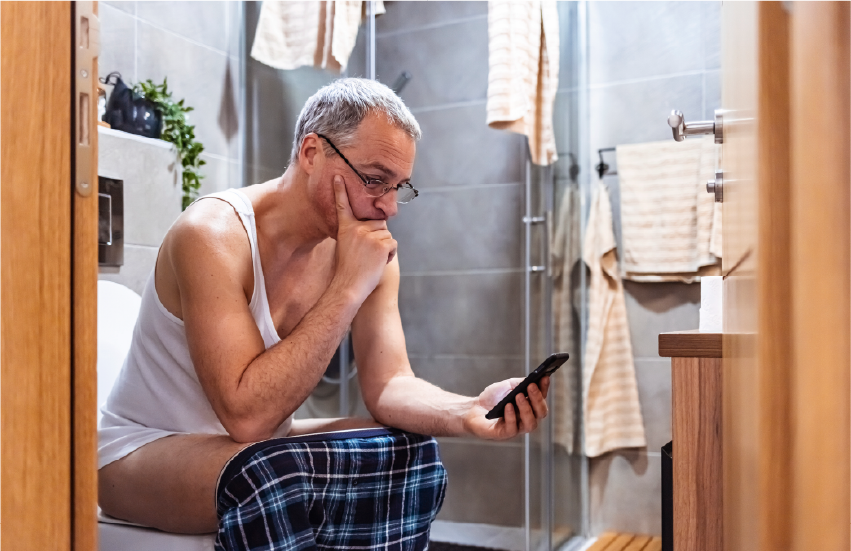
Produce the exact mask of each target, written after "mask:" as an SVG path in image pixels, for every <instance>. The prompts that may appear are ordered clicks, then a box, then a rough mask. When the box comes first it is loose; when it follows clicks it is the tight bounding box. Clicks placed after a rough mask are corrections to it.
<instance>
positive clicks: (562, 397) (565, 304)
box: [550, 185, 584, 453]
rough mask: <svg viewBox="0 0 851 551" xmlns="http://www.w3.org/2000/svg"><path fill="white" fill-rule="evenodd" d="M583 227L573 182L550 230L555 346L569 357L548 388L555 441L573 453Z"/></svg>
mask: <svg viewBox="0 0 851 551" xmlns="http://www.w3.org/2000/svg"><path fill="white" fill-rule="evenodd" d="M581 230H582V227H581V222H580V201H579V189H578V187H577V186H575V185H570V186H567V187H566V188H565V190H564V195H563V196H562V199H561V202H560V204H559V210H558V218H557V219H556V227H555V232H554V234H553V240H552V245H551V247H550V250H551V252H552V260H551V262H550V265H551V266H552V270H553V273H552V275H553V329H554V337H555V346H556V350H558V351H559V352H567V353H569V354H570V359H569V360H568V361H567V362H566V363H565V364H564V365H563V366H562V367H561V369H560V370H559V374H558V375H556V376H554V377H553V378H552V380H551V385H552V386H551V387H550V391H551V392H552V393H553V399H552V401H551V410H552V419H553V434H554V439H555V442H556V443H557V444H559V445H561V446H564V448H565V449H566V450H567V452H568V453H573V451H574V450H575V449H579V445H578V442H577V439H578V436H579V434H578V431H577V430H576V424H577V422H576V420H577V419H579V411H580V410H579V406H580V404H581V403H582V396H581V394H580V386H579V384H578V382H579V379H580V375H579V366H580V363H581V362H580V357H579V337H580V335H581V331H579V327H580V325H579V312H580V307H581V302H580V300H581V296H582V295H581V293H580V292H579V285H580V278H579V270H580V269H584V267H583V266H581V262H580V261H581V240H580V233H581Z"/></svg>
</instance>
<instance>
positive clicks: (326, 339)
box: [226, 285, 360, 441]
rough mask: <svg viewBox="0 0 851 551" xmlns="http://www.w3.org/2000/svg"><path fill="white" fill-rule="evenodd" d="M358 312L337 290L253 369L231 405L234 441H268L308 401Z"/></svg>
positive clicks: (247, 371)
mask: <svg viewBox="0 0 851 551" xmlns="http://www.w3.org/2000/svg"><path fill="white" fill-rule="evenodd" d="M359 307H360V303H359V301H358V300H357V298H356V297H354V296H353V295H352V293H349V292H347V291H346V290H345V289H341V288H337V287H335V286H333V285H332V286H331V287H329V288H328V290H327V291H326V292H325V293H324V294H323V295H322V297H321V298H320V299H319V301H318V302H317V303H316V305H315V306H314V307H313V308H312V309H311V310H310V311H309V312H308V313H307V314H306V315H305V316H304V318H303V319H302V320H301V322H299V324H298V325H297V326H296V327H295V329H293V330H292V332H291V333H290V334H289V335H288V336H287V337H286V338H284V339H283V340H281V342H279V343H277V344H276V345H275V346H273V347H271V348H269V349H268V350H266V351H265V352H263V353H262V354H260V355H259V356H257V357H256V358H255V359H254V360H253V361H252V362H251V363H250V364H248V366H247V367H246V369H245V370H244V371H243V373H242V377H241V378H240V380H239V382H238V384H237V388H236V389H235V391H234V392H233V393H232V397H231V399H230V400H229V404H228V406H229V413H230V414H232V416H230V417H231V420H232V422H231V424H232V425H233V426H234V427H233V428H231V427H227V426H226V428H227V429H228V432H230V433H231V436H232V437H233V438H235V439H237V440H241V441H256V440H262V439H265V438H269V437H270V436H271V435H272V433H274V431H275V430H276V429H277V428H278V426H279V425H280V424H281V423H282V422H283V421H284V420H285V419H286V418H287V417H289V416H290V415H291V414H292V413H293V412H294V411H295V410H296V409H297V408H298V406H300V405H301V404H302V403H303V402H304V400H305V399H307V396H308V395H309V394H310V392H311V391H312V390H313V389H314V388H315V387H316V385H317V384H318V383H319V380H320V378H321V377H322V375H323V374H324V372H325V369H326V368H327V366H328V364H329V363H330V361H331V358H332V357H333V355H334V351H335V350H336V349H337V346H338V345H339V343H340V341H341V340H342V338H343V335H344V334H345V332H346V330H347V329H348V327H349V325H350V324H351V321H352V318H354V315H355V313H356V312H357V310H358V308H359Z"/></svg>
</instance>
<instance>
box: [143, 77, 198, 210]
mask: <svg viewBox="0 0 851 551" xmlns="http://www.w3.org/2000/svg"><path fill="white" fill-rule="evenodd" d="M133 91H134V92H135V93H137V94H139V95H140V96H142V97H144V98H145V99H147V100H148V101H151V102H153V103H154V105H155V106H156V108H157V109H158V110H159V111H161V112H162V116H163V117H162V134H161V135H160V139H161V140H165V141H167V142H170V143H173V144H174V145H175V147H176V148H177V153H178V155H179V157H180V164H181V165H182V166H183V208H184V209H186V207H188V206H189V205H190V204H191V203H192V201H194V200H195V199H196V198H197V197H198V190H199V189H200V188H201V178H203V177H204V176H202V175H201V167H202V166H204V165H205V164H207V162H206V161H204V160H203V159H202V158H201V152H202V151H204V146H203V145H202V144H201V142H199V141H197V140H196V139H195V126H194V125H191V124H189V123H188V122H187V116H186V114H187V113H189V112H190V111H192V110H193V109H194V108H192V107H189V106H187V105H184V103H183V102H184V101H185V100H180V101H174V99H173V98H172V96H171V92H169V90H168V79H167V78H166V79H163V83H162V84H156V83H154V82H153V81H152V80H150V79H148V80H145V81H143V82H138V83H136V84H135V85H134V86H133Z"/></svg>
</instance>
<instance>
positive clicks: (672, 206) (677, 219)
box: [617, 137, 721, 283]
mask: <svg viewBox="0 0 851 551" xmlns="http://www.w3.org/2000/svg"><path fill="white" fill-rule="evenodd" d="M717 147H718V146H717V145H715V142H714V140H713V138H712V137H705V138H700V139H697V138H689V139H687V140H685V141H682V142H675V141H673V140H665V141H662V142H653V143H644V144H634V145H619V146H618V147H617V155H618V176H619V183H620V193H621V224H622V232H623V265H622V269H623V274H624V278H625V279H630V280H633V281H684V282H686V283H691V282H693V281H696V280H697V279H698V278H699V276H701V275H718V273H719V272H720V267H719V266H718V259H719V258H720V257H721V204H720V203H716V202H715V201H714V198H713V196H712V195H711V194H709V193H707V192H706V182H707V180H711V179H713V178H714V177H715V176H714V173H715V156H716V154H717Z"/></svg>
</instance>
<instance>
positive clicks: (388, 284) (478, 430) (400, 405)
mask: <svg viewBox="0 0 851 551" xmlns="http://www.w3.org/2000/svg"><path fill="white" fill-rule="evenodd" d="M398 295H399V263H398V260H394V261H393V262H391V263H390V264H389V265H388V266H387V268H386V270H385V273H384V277H383V278H382V280H381V283H380V284H379V285H378V287H377V288H376V289H375V291H373V293H372V294H371V295H370V296H369V298H368V299H366V301H365V302H364V303H363V305H362V306H361V308H360V310H359V311H358V313H357V315H356V316H355V319H354V323H353V325H352V337H353V341H354V345H355V357H356V358H357V361H358V373H359V376H360V382H361V390H362V392H363V397H364V402H365V403H366V406H367V409H369V412H370V413H371V414H372V416H373V417H374V418H375V419H376V420H377V421H379V422H381V423H384V424H385V425H389V426H393V427H397V428H401V429H404V430H408V431H411V432H416V433H420V434H428V435H432V436H462V435H475V436H478V437H480V438H487V439H495V440H503V439H506V438H511V437H513V436H516V435H517V434H520V433H525V432H531V431H533V430H535V428H536V427H537V425H538V420H539V419H542V418H543V417H545V416H546V415H547V405H546V402H545V398H546V392H547V389H548V387H549V378H545V379H544V380H543V381H542V383H541V388H540V389H539V388H538V387H537V386H536V385H531V386H530V387H529V393H530V399H529V400H526V399H525V398H523V397H522V395H521V397H520V398H518V400H517V411H515V409H514V407H513V406H512V405H511V404H509V405H508V407H506V410H505V417H504V418H503V419H500V420H498V421H490V420H487V419H485V418H484V415H485V413H486V412H487V411H488V410H489V409H490V408H491V407H493V405H495V404H496V403H497V402H498V401H499V400H501V399H502V397H504V396H505V395H506V394H507V393H508V392H509V391H510V390H511V389H512V388H513V387H514V386H516V385H517V384H518V383H519V382H520V381H521V380H522V379H511V380H508V381H502V382H499V383H495V384H494V385H491V386H490V387H488V388H487V389H485V391H484V392H483V393H482V394H481V395H479V396H478V397H475V398H469V397H465V396H460V395H458V394H453V393H451V392H447V391H445V390H442V389H440V388H438V387H436V386H434V385H432V384H430V383H428V382H427V381H424V380H423V379H419V378H417V377H415V376H414V373H413V370H412V369H411V366H410V363H409V362H408V355H407V351H406V348H405V334H404V332H403V330H402V321H401V318H400V316H399V305H398ZM518 413H519V416H518Z"/></svg>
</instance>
